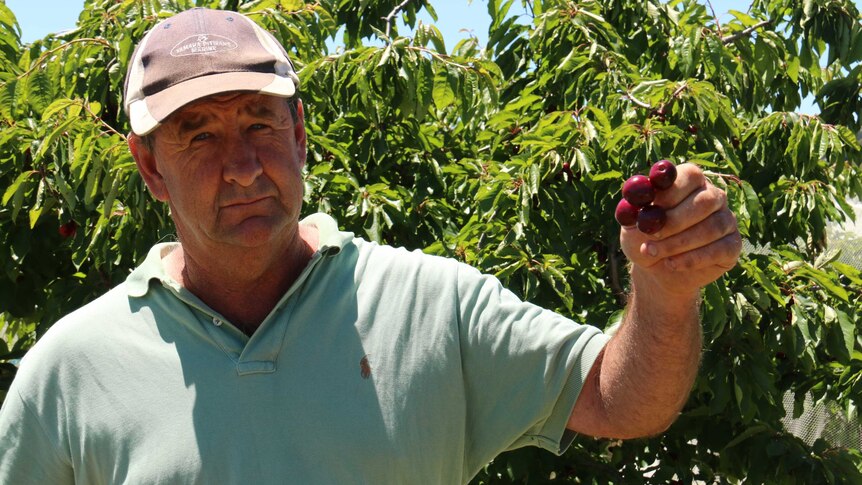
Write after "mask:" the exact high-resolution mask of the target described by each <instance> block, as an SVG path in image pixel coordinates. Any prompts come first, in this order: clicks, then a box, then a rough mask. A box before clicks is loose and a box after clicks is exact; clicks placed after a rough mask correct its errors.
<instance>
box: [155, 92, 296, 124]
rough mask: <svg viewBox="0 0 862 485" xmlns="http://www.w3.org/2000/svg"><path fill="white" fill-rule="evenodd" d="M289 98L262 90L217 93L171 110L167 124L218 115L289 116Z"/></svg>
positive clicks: (183, 122)
mask: <svg viewBox="0 0 862 485" xmlns="http://www.w3.org/2000/svg"><path fill="white" fill-rule="evenodd" d="M287 103H288V100H287V99H286V98H280V97H277V96H268V95H265V94H260V93H248V92H230V93H222V94H214V95H212V96H207V97H205V98H201V99H199V100H197V101H194V102H192V103H189V104H187V105H185V106H183V107H182V108H180V109H178V110H177V111H175V112H174V113H172V114H171V115H170V116H169V117H168V119H166V120H165V123H164V124H165V125H174V126H177V125H183V124H188V123H189V122H194V121H200V120H208V119H212V118H218V117H220V116H223V115H226V114H231V115H233V114H236V115H246V116H254V117H261V118H268V119H270V118H271V119H282V118H285V117H289V110H288V107H287Z"/></svg>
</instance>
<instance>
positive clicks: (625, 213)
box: [614, 199, 638, 226]
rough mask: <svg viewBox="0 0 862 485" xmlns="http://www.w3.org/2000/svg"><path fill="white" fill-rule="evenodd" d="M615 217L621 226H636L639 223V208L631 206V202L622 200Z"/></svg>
mask: <svg viewBox="0 0 862 485" xmlns="http://www.w3.org/2000/svg"><path fill="white" fill-rule="evenodd" d="M614 217H615V218H616V220H617V222H619V223H620V225H621V226H634V225H635V224H637V222H638V208H637V207H635V206H633V205H631V204H630V203H629V201H627V200H625V199H620V202H619V203H618V204H617V210H616V211H615V212H614Z"/></svg>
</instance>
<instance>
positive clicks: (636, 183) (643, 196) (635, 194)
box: [623, 175, 655, 207]
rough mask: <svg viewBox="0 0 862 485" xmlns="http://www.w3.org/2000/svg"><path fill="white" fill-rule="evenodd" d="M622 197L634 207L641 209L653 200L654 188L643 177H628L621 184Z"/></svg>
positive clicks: (647, 179)
mask: <svg viewBox="0 0 862 485" xmlns="http://www.w3.org/2000/svg"><path fill="white" fill-rule="evenodd" d="M623 197H624V198H625V199H626V200H627V201H629V203H630V204H631V205H633V206H635V207H643V206H645V205H647V204H649V203H650V202H652V201H653V199H655V188H653V186H652V184H651V183H650V180H649V178H647V177H645V176H643V175H635V176H632V177H629V179H628V180H626V181H625V183H624V184H623Z"/></svg>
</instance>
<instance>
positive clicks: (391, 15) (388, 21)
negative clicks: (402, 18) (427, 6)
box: [383, 0, 410, 39]
mask: <svg viewBox="0 0 862 485" xmlns="http://www.w3.org/2000/svg"><path fill="white" fill-rule="evenodd" d="M408 3H410V0H404V1H403V2H401V3H399V4H398V5H397V6H396V7H395V8H393V9H392V11H391V12H389V15H387V16H385V17H383V20H385V21H386V38H387V39H389V32H390V30H391V28H392V19H394V18H395V16H396V15H398V12H400V11H401V9H403V8H404V7H406V6H407V4H408Z"/></svg>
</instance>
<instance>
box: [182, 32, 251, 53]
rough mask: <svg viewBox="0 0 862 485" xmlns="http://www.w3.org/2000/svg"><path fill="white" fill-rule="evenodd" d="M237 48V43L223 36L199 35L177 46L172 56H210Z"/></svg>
mask: <svg viewBox="0 0 862 485" xmlns="http://www.w3.org/2000/svg"><path fill="white" fill-rule="evenodd" d="M237 47H238V46H237V43H236V42H234V41H232V40H231V39H228V38H227V37H223V36H221V35H214V34H197V35H190V36H188V37H186V38H185V39H183V40H181V41H180V42H179V43H178V44H177V45H175V46H174V48H173V49H171V56H172V57H182V56H191V55H195V54H210V53H213V52H222V51H229V50H233V49H236V48H237Z"/></svg>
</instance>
